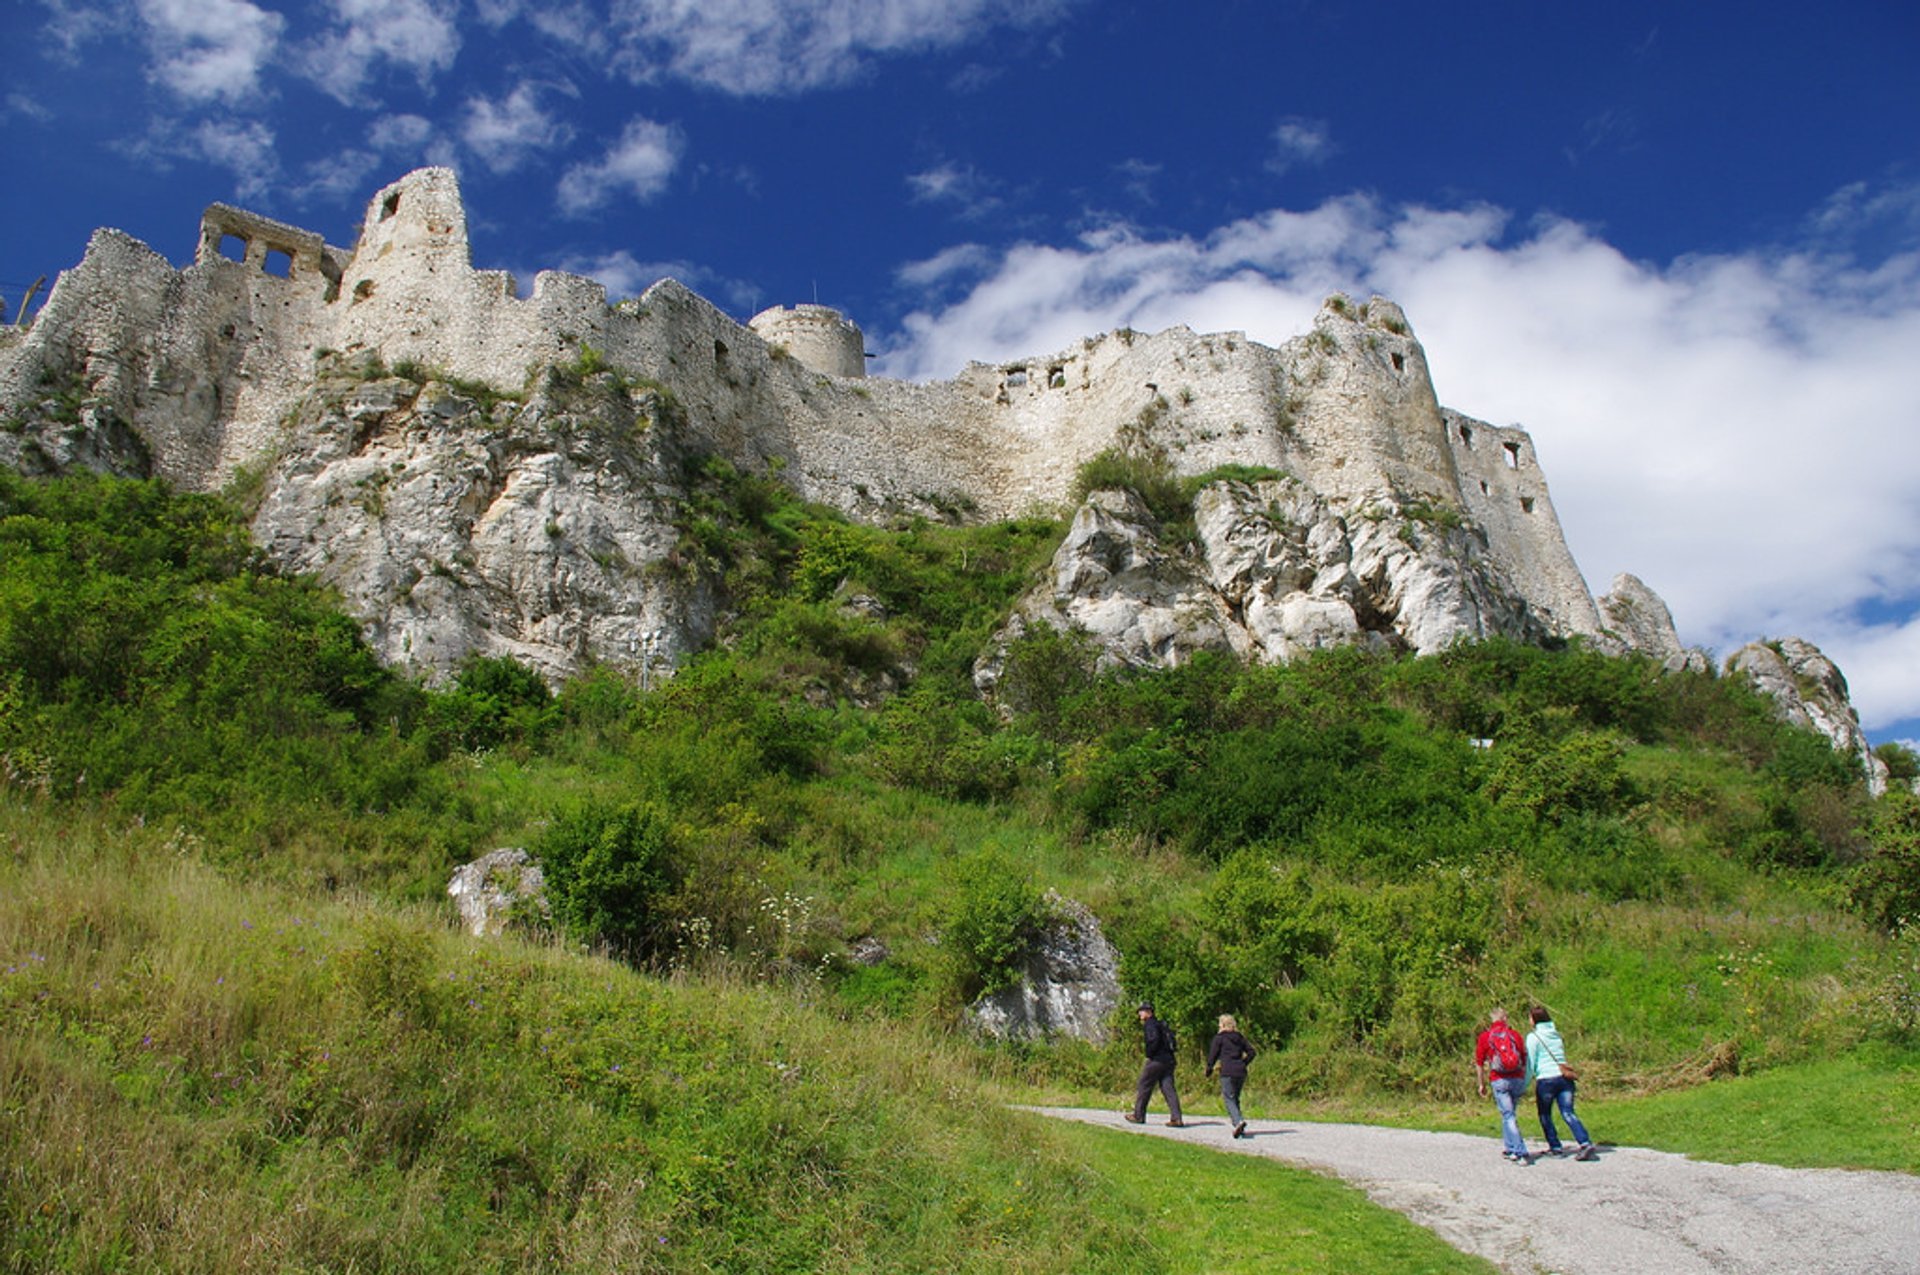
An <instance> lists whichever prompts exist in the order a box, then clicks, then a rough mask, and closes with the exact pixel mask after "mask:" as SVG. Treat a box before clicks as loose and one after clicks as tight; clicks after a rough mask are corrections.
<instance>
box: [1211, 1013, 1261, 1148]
mask: <svg viewBox="0 0 1920 1275" xmlns="http://www.w3.org/2000/svg"><path fill="white" fill-rule="evenodd" d="M1252 1061H1253V1046H1252V1045H1249V1044H1248V1043H1247V1038H1246V1037H1245V1036H1242V1035H1241V1034H1240V1024H1238V1023H1236V1022H1234V1021H1233V1015H1232V1014H1222V1015H1220V1034H1219V1035H1217V1036H1215V1037H1214V1038H1213V1043H1212V1044H1211V1045H1209V1046H1207V1075H1208V1076H1209V1077H1211V1076H1212V1075H1213V1069H1214V1068H1215V1067H1218V1068H1219V1069H1220V1101H1222V1102H1224V1103H1226V1104H1227V1119H1229V1120H1231V1121H1233V1136H1234V1137H1236V1138H1244V1137H1246V1136H1247V1122H1246V1121H1245V1120H1243V1119H1241V1117H1240V1088H1241V1086H1242V1085H1245V1084H1246V1083H1247V1064H1248V1063H1250V1062H1252Z"/></svg>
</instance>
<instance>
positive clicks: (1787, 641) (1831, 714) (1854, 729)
mask: <svg viewBox="0 0 1920 1275" xmlns="http://www.w3.org/2000/svg"><path fill="white" fill-rule="evenodd" d="M1727 673H1728V675H1729V676H1734V675H1738V676H1742V677H1746V678H1749V679H1751V680H1752V682H1753V684H1754V686H1755V687H1756V688H1758V689H1759V690H1760V691H1761V692H1762V693H1764V694H1765V695H1767V696H1768V697H1769V698H1770V699H1772V700H1773V702H1774V705H1775V706H1776V708H1777V709H1778V711H1779V714H1780V717H1781V720H1783V721H1786V722H1788V723H1790V724H1791V725H1794V726H1799V727H1802V728H1804V729H1806V730H1813V731H1818V732H1819V733H1820V734H1822V735H1824V736H1826V737H1827V739H1828V740H1830V741H1831V742H1832V744H1833V747H1834V750H1835V751H1837V752H1840V753H1843V754H1845V755H1846V756H1849V757H1852V758H1855V759H1856V760H1857V761H1858V762H1859V763H1860V768H1861V771H1862V773H1864V774H1865V775H1866V777H1867V787H1868V791H1870V792H1871V793H1872V794H1873V795H1874V796H1876V797H1877V796H1879V795H1880V794H1881V793H1883V792H1885V791H1886V787H1887V767H1886V763H1885V762H1883V761H1881V760H1880V759H1879V758H1878V757H1875V756H1874V755H1873V748H1872V745H1871V744H1869V743H1868V742H1867V736H1866V732H1864V731H1862V730H1861V729H1860V715H1859V714H1858V713H1856V712H1855V711H1854V708H1853V700H1852V698H1851V697H1850V696H1849V694H1848V692H1847V679H1846V678H1845V677H1843V676H1841V673H1840V670H1839V668H1838V667H1837V666H1836V665H1835V664H1834V662H1833V661H1832V660H1830V659H1828V658H1827V657H1826V654H1825V653H1824V652H1822V651H1821V650H1820V648H1819V647H1817V646H1815V645H1814V644H1813V643H1811V642H1808V641H1806V640H1805V639H1803V638H1797V637H1789V638H1780V639H1778V640H1773V641H1759V642H1749V643H1748V644H1747V645H1745V646H1743V647H1741V648H1740V649H1739V650H1737V651H1735V652H1734V653H1733V654H1732V655H1730V656H1728V657H1727Z"/></svg>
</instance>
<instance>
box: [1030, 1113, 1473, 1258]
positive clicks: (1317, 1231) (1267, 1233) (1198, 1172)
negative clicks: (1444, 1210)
mask: <svg viewBox="0 0 1920 1275" xmlns="http://www.w3.org/2000/svg"><path fill="white" fill-rule="evenodd" d="M1033 1118H1034V1119H1040V1118H1041V1117H1033ZM1058 1137H1059V1139H1060V1140H1061V1141H1063V1142H1064V1143H1065V1144H1066V1145H1067V1146H1068V1147H1070V1148H1072V1149H1073V1150H1074V1152H1075V1153H1076V1154H1077V1155H1078V1156H1079V1157H1080V1159H1081V1160H1082V1162H1083V1163H1085V1164H1086V1165H1087V1166H1088V1167H1089V1168H1090V1169H1091V1170H1093V1171H1094V1172H1095V1173H1096V1174H1097V1175H1098V1176H1099V1177H1100V1179H1101V1180H1102V1182H1103V1184H1104V1185H1105V1187H1106V1188H1107V1190H1108V1191H1110V1192H1111V1193H1112V1195H1113V1196H1114V1197H1115V1198H1117V1199H1120V1200H1122V1201H1124V1202H1125V1203H1126V1207H1127V1208H1128V1210H1129V1211H1130V1212H1131V1213H1132V1214H1133V1215H1134V1216H1136V1217H1138V1218H1140V1219H1141V1220H1142V1221H1144V1222H1145V1223H1146V1225H1147V1227H1148V1229H1149V1239H1148V1244H1149V1245H1150V1246H1151V1256H1152V1257H1155V1258H1158V1259H1159V1260H1160V1261H1161V1262H1164V1263H1165V1265H1166V1266H1167V1268H1168V1269H1171V1270H1178V1271H1195V1272H1204V1273H1205V1275H1255V1273H1256V1272H1257V1273H1258V1275H1274V1273H1276V1272H1291V1271H1299V1272H1314V1273H1315V1275H1318V1273H1319V1272H1323V1271H1376V1272H1389V1271H1390V1272H1396V1273H1399V1275H1415V1273H1419V1275H1426V1273H1427V1272H1467V1271H1474V1272H1486V1271H1492V1270H1494V1269H1495V1268H1494V1267H1493V1266H1491V1265H1489V1264H1488V1263H1487V1262H1485V1261H1482V1260H1481V1259H1480V1258H1477V1257H1469V1256H1468V1255H1466V1254H1465V1253H1462V1252H1459V1251H1458V1250H1457V1249H1454V1248H1452V1247H1450V1246H1449V1245H1448V1244H1446V1243H1445V1242H1444V1241H1442V1240H1441V1239H1440V1238H1439V1237H1438V1236H1436V1235H1434V1234H1433V1233H1432V1232H1431V1231H1428V1230H1426V1229H1425V1228H1424V1227H1420V1226H1417V1225H1415V1224H1414V1223H1412V1222H1410V1221H1408V1220H1407V1219H1406V1218H1404V1217H1401V1216H1400V1215H1399V1214H1398V1213H1393V1212H1390V1211H1389V1210H1386V1209H1383V1208H1381V1207H1380V1206H1378V1205H1376V1204H1374V1203H1373V1202H1372V1201H1370V1200H1369V1199H1367V1197H1366V1195H1365V1193H1363V1192H1361V1191H1359V1190H1357V1189H1355V1188H1353V1187H1350V1186H1347V1185H1345V1184H1343V1183H1340V1182H1336V1181H1333V1180H1332V1179H1330V1178H1323V1177H1320V1176H1318V1175H1316V1174H1313V1173H1309V1172H1307V1171H1306V1170H1304V1169H1295V1168H1291V1167H1289V1166H1287V1165H1282V1164H1275V1163H1272V1162H1271V1161H1267V1160H1262V1159H1260V1158H1259V1157H1257V1156H1244V1155H1223V1154H1221V1153H1220V1152H1218V1151H1212V1150H1208V1149H1206V1148H1203V1147H1189V1146H1180V1145H1177V1144H1175V1143H1172V1142H1168V1141H1166V1140H1164V1139H1161V1138H1143V1137H1137V1136H1131V1135H1128V1134H1123V1133H1115V1132H1114V1131H1112V1130H1109V1129H1096V1128H1091V1127H1088V1126H1084V1125H1071V1124H1068V1125H1063V1126H1062V1127H1061V1128H1060V1129H1059V1131H1058ZM1146 1257H1147V1254H1143V1258H1146ZM1143 1269H1144V1265H1143Z"/></svg>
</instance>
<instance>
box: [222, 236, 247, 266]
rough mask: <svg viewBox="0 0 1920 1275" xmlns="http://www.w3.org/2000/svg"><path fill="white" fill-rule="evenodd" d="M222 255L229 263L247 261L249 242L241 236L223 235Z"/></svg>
mask: <svg viewBox="0 0 1920 1275" xmlns="http://www.w3.org/2000/svg"><path fill="white" fill-rule="evenodd" d="M220 255H221V256H223V257H225V258H226V259H227V260H228V261H245V260H246V259H247V241H246V240H244V239H242V238H241V237H240V236H239V235H221V236H220Z"/></svg>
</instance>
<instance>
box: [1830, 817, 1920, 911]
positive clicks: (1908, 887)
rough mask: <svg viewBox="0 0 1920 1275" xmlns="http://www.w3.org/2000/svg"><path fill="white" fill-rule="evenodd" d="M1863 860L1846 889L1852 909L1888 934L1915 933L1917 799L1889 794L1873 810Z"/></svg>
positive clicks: (1919, 835) (1919, 862) (1919, 905)
mask: <svg viewBox="0 0 1920 1275" xmlns="http://www.w3.org/2000/svg"><path fill="white" fill-rule="evenodd" d="M1867 837H1868V844H1869V846H1870V849H1869V850H1868V851H1867V854H1866V856H1865V857H1864V858H1863V859H1862V860H1861V861H1860V862H1859V863H1858V864H1857V865H1856V866H1855V867H1854V868H1853V871H1852V873H1851V874H1850V877H1849V880H1848V883H1847V893H1848V896H1849V897H1850V898H1851V899H1852V900H1853V905H1854V906H1855V907H1856V908H1858V909H1859V910H1860V913H1861V915H1862V916H1865V917H1866V918H1867V919H1868V920H1869V921H1871V922H1873V924H1875V925H1877V926H1879V927H1880V928H1881V929H1883V930H1886V931H1888V932H1889V933H1891V932H1893V931H1896V930H1898V929H1900V928H1901V927H1902V926H1911V927H1914V928H1915V930H1916V932H1920V797H1915V796H1913V795H1912V794H1910V793H1901V792H1892V793H1888V794H1887V795H1886V796H1884V797H1882V798H1881V799H1880V800H1879V802H1878V803H1877V804H1876V805H1875V807H1874V812H1873V822H1872V824H1871V825H1870V826H1869V829H1868V833H1867Z"/></svg>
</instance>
